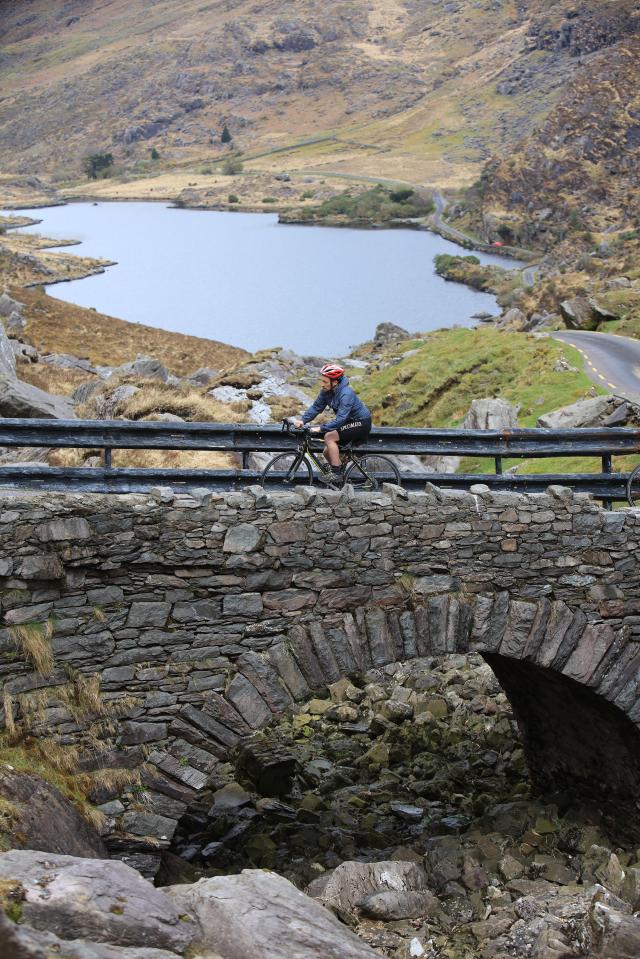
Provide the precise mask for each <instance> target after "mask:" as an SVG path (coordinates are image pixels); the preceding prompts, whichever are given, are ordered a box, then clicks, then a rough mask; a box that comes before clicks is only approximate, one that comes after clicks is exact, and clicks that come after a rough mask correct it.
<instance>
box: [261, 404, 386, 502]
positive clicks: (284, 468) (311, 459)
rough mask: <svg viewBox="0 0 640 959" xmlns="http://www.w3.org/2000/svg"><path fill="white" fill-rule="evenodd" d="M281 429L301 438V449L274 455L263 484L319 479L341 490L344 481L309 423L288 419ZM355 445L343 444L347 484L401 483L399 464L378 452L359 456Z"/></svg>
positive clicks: (365, 487)
mask: <svg viewBox="0 0 640 959" xmlns="http://www.w3.org/2000/svg"><path fill="white" fill-rule="evenodd" d="M282 429H283V432H285V433H289V434H290V435H292V436H296V437H297V438H298V448H297V449H295V450H292V451H291V452H290V453H289V452H287V453H278V455H277V456H274V457H273V459H272V460H271V461H270V462H269V463H267V465H266V466H265V468H264V470H263V471H262V475H261V477H260V483H261V485H262V486H263V487H264V486H266V485H269V486H271V485H276V484H278V485H281V486H312V485H313V483H314V481H315V480H319V481H320V482H321V483H323V484H324V485H326V486H328V487H330V488H332V489H339V488H340V487H341V486H342V481H339V480H337V479H336V477H335V475H334V474H333V473H332V472H331V467H330V466H329V464H328V463H327V462H326V461H325V459H324V457H323V456H322V449H323V445H324V444H323V442H322V439H321V438H320V437H318V438H317V439H316V436H315V434H313V433H311V431H310V429H309V427H308V426H303V427H296V426H294V425H293V423H290V422H289V420H283V421H282ZM354 445H356V444H354V443H345V445H344V446H341V447H340V460H341V462H342V466H343V468H344V483H350V484H351V485H352V486H353V487H355V489H358V490H374V489H377V488H378V487H379V486H380V484H381V483H395V484H396V485H397V486H400V485H401V483H400V473H399V472H398V467H397V466H396V464H395V463H394V462H393V460H392V459H390V458H389V457H388V456H381V455H380V454H379V453H365V454H363V455H362V456H359V455H358V454H357V453H354V451H353V447H354Z"/></svg>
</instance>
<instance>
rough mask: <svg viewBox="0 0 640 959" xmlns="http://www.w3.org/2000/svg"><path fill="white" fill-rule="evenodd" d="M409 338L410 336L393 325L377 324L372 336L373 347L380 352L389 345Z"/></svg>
mask: <svg viewBox="0 0 640 959" xmlns="http://www.w3.org/2000/svg"><path fill="white" fill-rule="evenodd" d="M410 338H411V334H410V333H409V332H408V331H407V330H405V329H403V328H402V327H401V326H397V325H396V324H395V323H378V325H377V326H376V331H375V333H374V334H373V345H374V347H375V348H376V349H378V350H380V349H383V348H384V347H385V346H388V345H389V344H390V343H399V342H401V341H402V340H408V339H410Z"/></svg>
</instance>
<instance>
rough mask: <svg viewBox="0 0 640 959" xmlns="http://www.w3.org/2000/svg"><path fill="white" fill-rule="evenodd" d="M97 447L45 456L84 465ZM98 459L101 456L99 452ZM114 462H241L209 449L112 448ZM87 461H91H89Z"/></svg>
mask: <svg viewBox="0 0 640 959" xmlns="http://www.w3.org/2000/svg"><path fill="white" fill-rule="evenodd" d="M98 453H101V451H98V450H79V449H78V450H76V449H63V450H53V451H52V452H51V453H50V454H49V457H48V462H49V465H50V466H84V465H85V463H87V460H90V461H91V459H92V458H93V457H97V454H98ZM100 461H101V462H102V457H101V455H100ZM111 463H112V465H113V466H120V467H131V468H137V469H185V470H186V469H194V470H195V469H201V470H214V469H217V470H222V469H234V468H237V467H238V466H239V465H240V461H239V456H237V455H234V454H233V453H208V452H206V451H204V450H203V451H200V450H114V451H113V456H112V459H111ZM88 465H92V462H89V464H88Z"/></svg>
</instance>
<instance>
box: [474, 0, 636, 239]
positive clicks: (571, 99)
mask: <svg viewBox="0 0 640 959" xmlns="http://www.w3.org/2000/svg"><path fill="white" fill-rule="evenodd" d="M638 21H639V23H640V12H639V15H638ZM639 151H640V36H635V37H632V38H629V39H627V40H624V41H622V42H620V43H618V44H616V45H615V46H613V47H612V48H610V49H609V50H607V52H606V53H603V54H601V55H599V56H598V57H597V58H596V59H595V60H594V61H593V62H592V63H591V64H590V65H589V67H588V68H585V69H584V70H583V71H582V73H581V74H580V75H579V77H577V78H576V79H575V80H574V82H573V83H572V84H571V86H570V87H569V89H568V91H567V93H566V94H565V96H564V97H563V99H562V100H561V102H560V103H559V104H558V105H557V106H556V107H555V109H554V110H552V112H551V114H550V115H549V117H548V118H547V120H546V122H545V123H543V124H542V125H541V126H540V128H539V129H538V130H536V131H535V133H534V134H532V135H531V136H529V137H527V138H526V139H524V140H523V141H521V143H520V144H519V145H518V147H517V149H515V150H513V151H511V152H510V154H509V155H508V156H504V157H502V158H500V159H497V160H495V161H493V162H492V163H490V164H488V166H487V167H486V168H485V170H484V173H483V175H482V178H481V180H480V182H479V184H478V185H477V186H476V187H475V188H474V189H473V190H472V191H471V192H470V197H469V200H470V204H471V208H472V212H473V214H474V216H475V225H476V226H477V227H479V228H480V229H481V230H482V232H483V233H484V235H485V236H486V237H487V238H488V239H502V240H506V241H508V242H512V241H514V240H516V241H517V242H519V243H522V244H523V245H525V246H533V247H536V248H538V249H540V248H543V249H550V248H552V247H554V246H556V245H557V244H558V243H560V242H562V241H563V240H564V239H565V238H567V236H568V235H570V234H571V235H572V242H573V241H574V240H575V234H576V233H577V234H579V235H581V239H582V240H583V241H584V243H586V245H587V246H588V245H589V244H592V242H593V237H592V236H591V235H590V234H594V233H596V234H599V233H606V234H607V235H611V234H614V235H615V234H619V233H621V232H624V231H632V230H634V229H636V228H637V227H638V226H639V225H640V191H639V188H640V163H639V162H638V159H639ZM585 234H587V235H586V236H585Z"/></svg>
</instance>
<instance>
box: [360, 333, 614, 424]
mask: <svg viewBox="0 0 640 959" xmlns="http://www.w3.org/2000/svg"><path fill="white" fill-rule="evenodd" d="M416 345H417V344H416V341H409V342H407V343H403V344H402V349H401V350H399V351H397V352H404V351H407V350H409V349H413V348H415V347H416ZM561 356H564V357H565V358H566V359H567V361H568V362H569V364H570V365H571V366H575V367H577V369H578V372H576V373H570V372H555V371H554V365H555V362H556V360H557V359H558V358H559V357H561ZM592 386H593V384H592V383H591V381H590V380H589V379H588V378H587V376H586V374H585V373H583V372H582V360H581V357H580V355H579V353H578V352H577V351H576V350H573V349H572V348H571V347H568V346H567V345H566V344H560V343H558V342H557V341H553V340H551V339H536V338H534V337H533V336H527V335H526V334H522V333H507V332H499V331H496V330H492V329H474V330H467V329H458V330H456V329H454V330H440V331H437V332H436V333H433V334H431V335H430V336H429V337H428V339H427V340H426V342H423V343H422V345H421V346H420V349H419V352H418V353H416V354H415V355H414V356H410V357H408V358H407V359H405V360H401V361H400V363H398V364H395V365H393V366H388V367H386V368H385V369H383V370H380V371H378V372H374V373H372V374H371V375H369V376H367V377H364V378H363V379H362V380H361V381H360V383H359V384H358V392H359V393H360V394H361V395H362V398H363V399H364V401H365V402H366V403H367V405H368V406H369V407H370V409H371V410H372V412H373V414H374V420H375V422H376V423H378V424H379V425H381V426H416V427H450V426H458V425H459V423H460V421H461V420H462V419H463V418H464V416H465V414H466V413H467V411H468V409H469V407H470V405H471V401H472V400H474V399H483V398H485V397H496V396H499V397H501V398H502V399H505V400H509V401H510V402H512V403H519V404H520V407H521V409H520V416H519V424H520V425H521V426H535V425H536V420H537V419H538V417H539V416H541V415H542V414H543V413H546V412H548V411H549V410H555V409H558V407H560V406H567V405H568V404H570V403H575V402H576V401H577V400H579V399H582V398H583V397H584V396H585V394H586V393H587V392H588V391H589V390H591V388H592ZM596 389H597V387H596ZM600 392H604V391H600Z"/></svg>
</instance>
